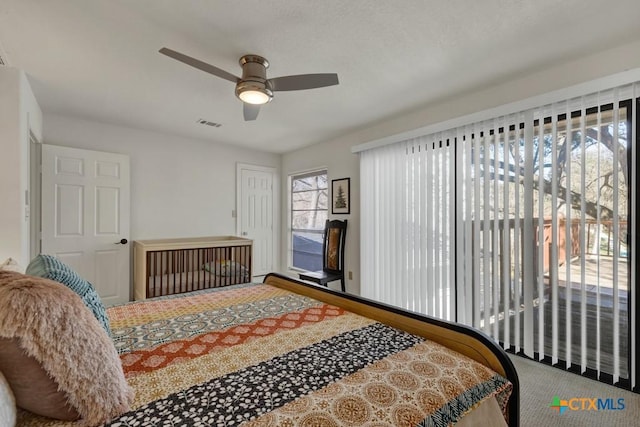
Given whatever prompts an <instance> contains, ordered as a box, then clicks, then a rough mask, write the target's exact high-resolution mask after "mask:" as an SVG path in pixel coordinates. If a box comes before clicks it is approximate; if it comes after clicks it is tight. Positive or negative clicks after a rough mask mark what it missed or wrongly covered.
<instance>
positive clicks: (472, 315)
mask: <svg viewBox="0 0 640 427" xmlns="http://www.w3.org/2000/svg"><path fill="white" fill-rule="evenodd" d="M638 92H639V91H638V85H637V84H631V85H625V86H622V87H617V88H614V89H611V90H606V91H600V92H598V93H594V94H591V95H585V96H581V97H578V98H574V99H570V100H566V101H563V102H557V103H553V104H549V105H543V106H539V107H537V108H532V109H529V110H526V111H520V112H514V113H513V114H508V115H503V116H500V117H496V118H494V119H491V120H485V121H482V122H477V123H471V124H468V125H464V126H460V127H457V128H454V129H451V130H450V131H447V132H442V133H438V134H434V135H427V136H424V137H420V138H415V139H411V140H407V141H402V142H400V143H396V144H392V145H387V146H384V147H379V148H373V149H370V150H365V151H362V152H361V153H360V156H361V203H362V213H363V214H362V232H361V236H362V237H361V239H362V241H361V248H362V267H363V268H362V269H363V280H362V285H361V288H362V293H363V295H364V296H366V297H369V298H374V299H377V300H380V301H383V302H387V303H390V304H394V305H397V306H400V307H403V308H407V309H410V310H414V311H418V312H421V313H424V314H429V315H434V316H437V317H441V318H444V319H452V320H457V321H459V322H461V323H465V324H468V325H471V326H474V327H476V328H479V329H481V330H483V331H484V332H486V333H487V334H488V335H490V336H491V337H493V338H494V339H495V340H496V341H498V342H501V343H502V345H503V346H504V347H505V348H510V349H512V350H514V351H516V352H520V351H522V352H524V353H525V354H526V355H528V356H530V357H535V358H537V359H539V360H546V361H548V362H551V363H553V364H558V363H560V364H561V366H565V367H566V368H567V369H570V370H574V371H577V372H580V373H583V374H584V373H586V374H589V375H593V376H595V377H598V378H600V379H603V380H605V381H608V382H613V383H618V382H619V381H620V380H626V379H629V378H632V376H631V375H630V374H631V373H632V372H635V370H636V369H637V368H636V366H635V363H636V362H635V359H636V352H635V348H636V343H635V336H636V331H635V328H636V325H635V321H634V320H633V319H635V305H634V304H635V302H634V299H632V298H631V296H632V295H633V296H635V277H636V270H635V267H636V266H635V263H633V262H631V258H630V255H631V253H632V248H635V247H637V242H636V233H635V227H636V224H635V221H632V219H633V218H637V213H636V209H637V208H636V203H635V200H636V193H635V191H636V190H635V186H634V185H632V184H633V183H635V182H636V180H635V178H636V176H637V175H636V174H637V172H636V168H637V165H636V156H635V155H633V156H632V149H633V150H635V147H633V146H634V144H635V142H634V141H636V135H635V132H636V129H637V123H636V116H637V111H636V108H637V101H636V99H637V97H638V95H639V93H638ZM630 316H631V317H630ZM632 387H635V384H632Z"/></svg>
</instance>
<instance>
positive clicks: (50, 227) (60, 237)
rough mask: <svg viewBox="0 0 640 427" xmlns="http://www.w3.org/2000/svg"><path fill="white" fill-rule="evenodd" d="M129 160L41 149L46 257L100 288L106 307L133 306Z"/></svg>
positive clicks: (49, 147) (56, 148) (71, 150)
mask: <svg viewBox="0 0 640 427" xmlns="http://www.w3.org/2000/svg"><path fill="white" fill-rule="evenodd" d="M129 205H130V201H129V157H128V156H126V155H122V154H113V153H103V152H98V151H89V150H80V149H77V148H69V147H59V146H55V145H47V144H45V145H43V146H42V253H43V254H49V255H54V256H56V257H58V258H59V259H60V260H62V262H64V263H65V264H67V265H69V266H70V267H71V268H73V269H74V270H76V271H77V272H78V273H79V274H80V275H81V276H82V277H83V278H85V279H86V280H88V281H89V282H91V283H92V284H93V286H94V287H95V288H96V291H97V292H98V294H99V295H100V297H101V298H102V301H103V302H104V304H105V305H113V304H119V303H122V302H127V301H129V293H130V285H129V281H130V279H129V244H128V241H127V239H129Z"/></svg>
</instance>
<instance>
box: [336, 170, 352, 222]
mask: <svg viewBox="0 0 640 427" xmlns="http://www.w3.org/2000/svg"><path fill="white" fill-rule="evenodd" d="M350 205H351V178H340V179H332V180H331V213H332V214H348V213H349V212H350V207H351V206H350Z"/></svg>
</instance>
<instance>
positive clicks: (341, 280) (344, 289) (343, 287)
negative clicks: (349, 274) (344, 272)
mask: <svg viewBox="0 0 640 427" xmlns="http://www.w3.org/2000/svg"><path fill="white" fill-rule="evenodd" d="M340 284H341V285H342V292H346V288H345V286H344V277H342V278H341V279H340Z"/></svg>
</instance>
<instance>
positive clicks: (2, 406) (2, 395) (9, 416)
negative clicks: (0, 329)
mask: <svg viewBox="0 0 640 427" xmlns="http://www.w3.org/2000/svg"><path fill="white" fill-rule="evenodd" d="M1 349H2V344H0V351H1ZM15 425H16V400H15V398H14V397H13V393H12V392H11V388H10V387H9V383H8V382H7V380H6V379H5V378H4V376H2V372H0V427H7V426H8V427H13V426H15Z"/></svg>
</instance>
